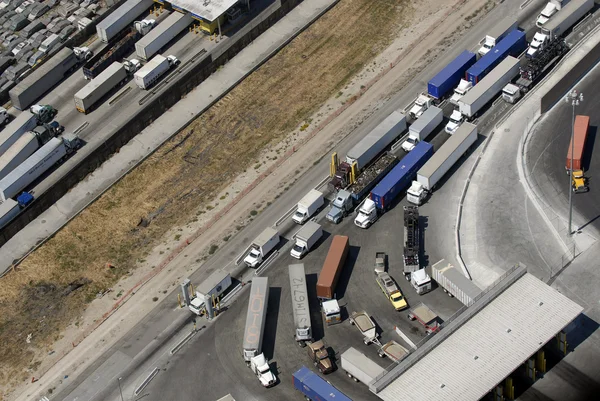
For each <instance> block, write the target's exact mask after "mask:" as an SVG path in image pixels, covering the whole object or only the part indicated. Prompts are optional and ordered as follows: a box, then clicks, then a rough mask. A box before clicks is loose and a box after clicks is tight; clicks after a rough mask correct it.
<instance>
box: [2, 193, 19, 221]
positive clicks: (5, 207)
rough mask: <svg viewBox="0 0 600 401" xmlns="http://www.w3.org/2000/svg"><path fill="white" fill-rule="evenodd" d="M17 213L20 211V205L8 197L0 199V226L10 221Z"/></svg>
mask: <svg viewBox="0 0 600 401" xmlns="http://www.w3.org/2000/svg"><path fill="white" fill-rule="evenodd" d="M19 213H21V206H19V203H18V202H17V201H14V200H12V199H10V198H8V199H7V200H5V201H0V228H2V227H4V226H5V225H7V224H8V223H10V221H11V220H12V219H14V218H15V217H17V216H18V215H19Z"/></svg>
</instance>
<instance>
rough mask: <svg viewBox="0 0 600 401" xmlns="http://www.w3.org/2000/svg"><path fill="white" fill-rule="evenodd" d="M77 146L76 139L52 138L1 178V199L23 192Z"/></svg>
mask: <svg viewBox="0 0 600 401" xmlns="http://www.w3.org/2000/svg"><path fill="white" fill-rule="evenodd" d="M75 147H76V141H71V140H69V139H63V138H52V139H51V140H50V141H48V143H47V144H45V145H44V146H42V147H41V148H40V149H39V150H38V151H37V152H35V153H34V154H33V155H31V156H30V157H29V158H27V160H25V161H24V162H23V163H21V164H20V165H18V166H17V168H15V169H14V170H13V171H11V172H10V173H8V175H7V176H6V177H4V178H2V179H1V180H0V199H1V200H3V201H5V200H6V199H8V198H12V197H14V196H16V195H17V194H19V193H20V192H22V191H23V190H24V189H25V188H26V187H27V186H29V185H30V184H31V183H33V182H34V181H35V180H37V179H38V178H39V177H40V176H41V175H42V174H44V173H45V172H46V171H47V170H48V169H50V168H51V167H52V166H54V165H55V164H56V163H57V162H58V161H59V160H61V159H62V158H63V157H65V156H66V155H68V154H70V153H71V152H72V151H73V150H74V149H75Z"/></svg>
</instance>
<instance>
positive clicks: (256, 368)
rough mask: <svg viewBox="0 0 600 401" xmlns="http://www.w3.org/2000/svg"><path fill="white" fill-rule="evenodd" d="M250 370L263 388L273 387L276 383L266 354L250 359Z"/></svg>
mask: <svg viewBox="0 0 600 401" xmlns="http://www.w3.org/2000/svg"><path fill="white" fill-rule="evenodd" d="M250 369H252V372H254V374H255V375H256V377H257V378H258V380H259V381H260V384H262V385H263V387H267V388H268V387H273V386H274V385H275V383H276V380H275V375H274V374H273V372H271V368H270V367H269V361H268V360H267V358H265V354H259V355H257V356H255V357H253V358H252V359H250Z"/></svg>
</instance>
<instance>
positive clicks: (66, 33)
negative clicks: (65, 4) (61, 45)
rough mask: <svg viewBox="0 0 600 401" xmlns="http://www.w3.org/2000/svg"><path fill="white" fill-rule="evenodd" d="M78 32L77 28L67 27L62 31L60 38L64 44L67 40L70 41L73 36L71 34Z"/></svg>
mask: <svg viewBox="0 0 600 401" xmlns="http://www.w3.org/2000/svg"><path fill="white" fill-rule="evenodd" d="M76 30H77V28H75V27H74V26H73V25H69V26H66V27H64V28H63V30H62V31H60V33H59V34H58V37H59V38H60V40H61V41H62V42H64V41H65V40H67V39H69V36H71V34H72V33H73V32H75V31H76Z"/></svg>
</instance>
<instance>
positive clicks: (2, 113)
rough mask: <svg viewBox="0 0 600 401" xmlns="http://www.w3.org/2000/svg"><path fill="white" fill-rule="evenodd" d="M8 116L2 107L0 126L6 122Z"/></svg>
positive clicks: (0, 108) (0, 110)
mask: <svg viewBox="0 0 600 401" xmlns="http://www.w3.org/2000/svg"><path fill="white" fill-rule="evenodd" d="M8 118H9V115H8V112H7V111H6V109H5V108H4V107H0V124H4V123H6V122H7V121H8Z"/></svg>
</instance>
